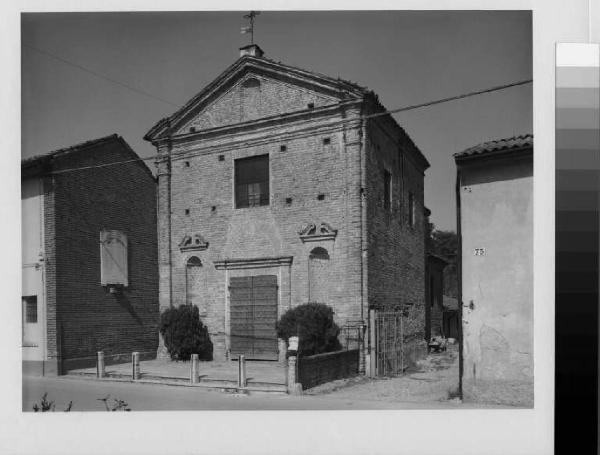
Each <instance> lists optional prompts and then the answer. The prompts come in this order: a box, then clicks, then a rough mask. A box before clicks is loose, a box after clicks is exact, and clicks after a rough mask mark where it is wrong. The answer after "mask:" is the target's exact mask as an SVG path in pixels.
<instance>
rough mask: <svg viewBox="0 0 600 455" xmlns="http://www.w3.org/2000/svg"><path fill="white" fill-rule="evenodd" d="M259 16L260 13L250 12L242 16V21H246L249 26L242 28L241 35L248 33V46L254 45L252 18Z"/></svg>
mask: <svg viewBox="0 0 600 455" xmlns="http://www.w3.org/2000/svg"><path fill="white" fill-rule="evenodd" d="M259 14H260V11H250V12H249V13H248V14H245V15H244V19H248V21H249V22H250V25H248V26H245V27H242V28H241V30H240V31H241V33H242V34H245V33H250V44H254V18H255V17H256V16H258V15H259Z"/></svg>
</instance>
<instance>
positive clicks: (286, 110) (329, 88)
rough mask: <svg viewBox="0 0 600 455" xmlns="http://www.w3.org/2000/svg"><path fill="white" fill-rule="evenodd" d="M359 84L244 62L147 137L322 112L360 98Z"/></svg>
mask: <svg viewBox="0 0 600 455" xmlns="http://www.w3.org/2000/svg"><path fill="white" fill-rule="evenodd" d="M366 92H367V91H366V89H365V88H363V87H360V86H358V85H356V84H354V83H351V82H348V81H343V80H341V79H334V78H330V77H328V76H323V75H320V74H316V73H312V72H309V71H305V70H301V69H298V68H294V67H291V66H288V65H284V64H281V63H278V62H274V61H271V60H268V59H265V58H258V57H248V56H245V57H242V58H240V59H238V60H237V61H236V62H235V63H234V64H233V65H232V66H231V67H229V68H228V69H227V70H225V71H224V72H223V73H222V74H221V75H220V76H219V77H218V78H217V79H215V80H214V81H213V82H212V83H211V84H209V85H208V86H207V87H206V88H205V89H204V90H202V91H201V92H200V93H199V94H198V95H196V96H195V97H194V98H192V99H191V100H190V101H189V102H188V103H187V104H185V105H184V106H183V107H182V108H181V109H179V111H177V112H176V113H175V114H173V115H172V116H171V117H169V118H168V119H163V120H162V121H161V122H159V123H158V124H157V125H156V126H155V127H154V128H152V130H151V131H150V132H149V133H148V134H147V135H146V139H148V140H151V141H154V140H158V139H160V138H161V137H164V136H165V135H167V134H168V132H169V131H170V133H171V134H172V135H175V136H177V135H183V134H189V133H195V132H200V131H204V130H210V129H212V128H219V127H224V126H230V125H235V124H240V123H245V122H251V121H254V120H259V119H263V118H270V117H276V116H281V115H285V114H290V113H295V112H301V111H308V110H311V109H319V108H322V107H324V106H331V105H335V104H337V103H339V102H340V101H342V100H350V99H352V98H355V99H356V98H361V97H362V96H363V95H364V94H365V93H366Z"/></svg>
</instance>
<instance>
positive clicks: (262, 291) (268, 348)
mask: <svg viewBox="0 0 600 455" xmlns="http://www.w3.org/2000/svg"><path fill="white" fill-rule="evenodd" d="M229 303H230V305H229V308H230V317H229V321H230V335H231V336H230V349H231V356H232V358H237V357H238V356H239V355H240V354H243V355H244V356H245V357H246V358H247V359H260V360H277V359H278V344H277V333H276V330H275V326H276V324H277V276H276V275H259V276H245V277H231V278H230V282H229Z"/></svg>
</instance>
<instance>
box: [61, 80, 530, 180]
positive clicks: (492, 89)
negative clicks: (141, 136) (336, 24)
mask: <svg viewBox="0 0 600 455" xmlns="http://www.w3.org/2000/svg"><path fill="white" fill-rule="evenodd" d="M532 82H533V80H532V79H527V80H523V81H518V82H512V83H510V84H504V85H498V86H495V87H490V88H487V89H483V90H477V91H474V92H468V93H464V94H462V95H456V96H451V97H447V98H441V99H439V100H434V101H428V102H426V103H421V104H413V105H410V106H405V107H399V108H396V109H389V110H385V111H382V112H376V113H373V114H367V115H363V116H360V117H352V118H347V119H341V120H336V121H334V122H329V123H328V124H327V125H328V126H333V125H337V124H339V125H342V124H344V123H348V122H354V121H357V120H366V119H371V118H376V117H382V116H384V115H391V114H395V113H398V112H406V111H410V110H415V109H421V108H425V107H429V106H434V105H437V104H442V103H447V102H450V101H456V100H459V99H463V98H468V97H471V96H477V95H483V94H486V93H491V92H496V91H499V90H505V89H508V88H512V87H518V86H521V85H525V84H530V83H532ZM312 128H313V127H312V126H310V127H306V128H304V129H301V130H298V131H296V132H302V131H306V130H310V129H312ZM199 153H201V152H196V154H190V153H189V152H187V151H184V152H180V154H185V156H183V157H181V158H177V157H175V158H173V157H172V156H171V161H177V160H179V159H185V158H189V157H192V156H196V155H198V154H199ZM161 156H162V155H152V156H149V157H146V158H141V157H140V158H139V159H133V160H125V161H115V162H112V163H104V164H98V165H93V166H83V167H78V168H69V169H61V170H59V171H54V172H52V173H51V174H62V173H65V172H72V171H79V170H86V169H94V168H102V167H107V166H115V165H119V164H126V163H132V162H136V161H146V160H154V159H156V158H159V157H161Z"/></svg>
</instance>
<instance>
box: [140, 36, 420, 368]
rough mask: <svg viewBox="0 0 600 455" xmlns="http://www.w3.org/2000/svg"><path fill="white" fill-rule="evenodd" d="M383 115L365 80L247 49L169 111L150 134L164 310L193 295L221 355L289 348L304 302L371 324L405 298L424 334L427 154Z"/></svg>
mask: <svg viewBox="0 0 600 455" xmlns="http://www.w3.org/2000/svg"><path fill="white" fill-rule="evenodd" d="M384 111H385V108H384V107H383V106H382V105H381V104H380V103H379V101H378V98H377V95H375V94H374V93H373V92H372V91H369V90H368V89H366V88H364V87H361V86H359V85H357V84H354V83H351V82H348V81H344V80H341V79H334V78H330V77H327V76H323V75H320V74H315V73H312V72H308V71H305V70H302V69H298V68H294V67H291V66H288V65H285V64H282V63H278V62H275V61H272V60H270V59H267V58H265V57H264V56H263V52H262V50H261V49H260V48H259V47H258V46H256V45H250V46H246V47H245V48H242V49H241V56H240V58H239V59H238V60H237V61H235V62H234V63H233V64H232V65H231V66H230V67H229V68H228V69H226V70H225V71H224V72H223V73H222V74H221V75H220V76H218V77H217V79H216V80H214V81H213V82H212V83H210V84H209V85H208V86H207V87H206V88H205V89H204V90H202V91H201V92H200V93H199V94H198V95H196V96H195V97H194V98H192V99H191V100H190V101H189V102H188V103H187V104H186V105H184V106H183V107H182V108H181V109H179V110H178V111H177V112H176V113H175V114H173V115H172V116H170V117H168V118H165V119H163V120H161V121H159V122H158V123H157V124H156V125H155V126H154V127H153V128H152V129H151V130H150V131H149V132H148V133H147V134H146V136H145V139H146V140H148V141H150V142H151V143H152V144H153V145H155V146H156V148H157V152H158V158H157V163H156V164H157V169H158V171H157V178H158V190H157V191H158V199H157V202H158V232H159V235H158V254H159V275H160V279H159V302H160V307H161V311H162V310H164V309H165V308H168V307H169V306H170V305H176V306H178V305H180V304H194V305H197V306H198V307H199V309H200V315H201V319H202V320H203V322H204V323H205V324H206V325H207V326H208V329H209V332H210V336H211V340H212V342H213V344H214V347H215V352H214V356H215V358H216V359H219V358H221V359H223V358H235V357H236V356H237V355H238V354H241V353H244V354H245V355H246V357H247V358H250V359H253V358H256V359H272V360H276V359H278V358H279V359H281V358H282V356H284V355H285V342H283V340H277V338H276V335H275V323H276V320H277V319H278V318H279V317H280V316H281V315H282V314H283V313H284V312H285V311H286V310H287V309H289V308H291V307H294V306H296V305H299V304H302V303H306V302H322V303H325V304H327V305H329V306H331V307H332V308H333V310H334V312H335V318H336V322H337V323H338V324H339V325H340V326H353V327H361V328H362V329H361V330H365V331H366V332H368V326H369V321H368V318H369V309H372V308H387V307H392V306H397V305H400V304H401V305H404V307H405V308H408V318H409V320H411V321H412V322H411V323H409V324H407V326H406V327H407V331H410V330H412V331H413V332H414V335H417V336H418V337H420V338H421V339H422V338H423V337H424V301H425V297H424V292H425V291H424V270H425V246H424V237H425V235H424V232H425V231H424V228H425V226H424V222H425V219H424V206H423V180H424V172H425V170H426V169H427V168H428V167H429V163H428V162H427V160H426V158H425V157H424V156H423V154H422V153H421V152H420V151H419V149H418V148H417V147H416V146H415V144H414V143H413V142H412V140H411V139H410V138H409V136H408V135H407V134H406V133H405V131H404V130H403V129H402V128H401V127H400V126H399V125H398V124H397V123H396V121H395V120H394V119H393V118H392V117H391V116H390V115H388V114H385V113H384ZM377 114H379V115H377ZM369 116H371V117H369ZM405 311H406V310H405ZM366 332H365V337H364V340H365V343H364V346H363V347H364V351H363V354H366V353H367V352H368V351H369V349H370V347H369V339H370V337H369V334H368V333H366ZM161 349H162V350H163V351H164V347H163V345H162V341H161V345H160V347H159V351H160V350H161ZM363 360H364V357H363Z"/></svg>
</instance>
